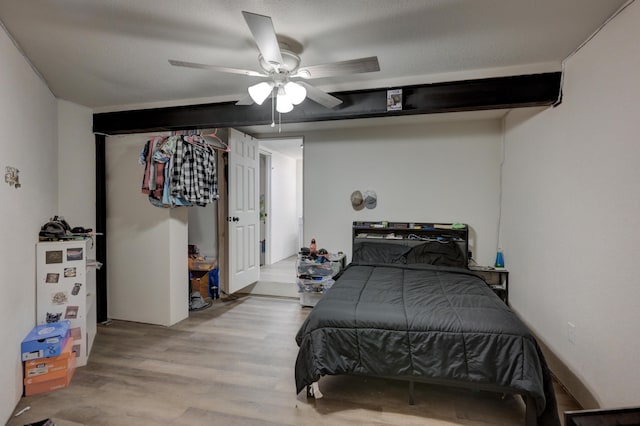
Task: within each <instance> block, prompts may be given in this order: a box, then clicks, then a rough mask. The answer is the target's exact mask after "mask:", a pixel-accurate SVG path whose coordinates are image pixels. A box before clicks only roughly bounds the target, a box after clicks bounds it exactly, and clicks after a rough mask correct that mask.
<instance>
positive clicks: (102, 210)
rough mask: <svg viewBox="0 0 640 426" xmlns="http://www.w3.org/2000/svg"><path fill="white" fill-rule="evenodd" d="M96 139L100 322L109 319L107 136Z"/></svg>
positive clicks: (96, 137)
mask: <svg viewBox="0 0 640 426" xmlns="http://www.w3.org/2000/svg"><path fill="white" fill-rule="evenodd" d="M95 141H96V229H95V231H96V232H97V233H100V234H102V235H97V236H96V239H95V242H94V243H95V245H96V260H97V261H99V262H101V263H102V267H101V268H100V269H98V270H97V271H96V320H97V322H98V323H101V322H105V321H106V320H107V319H108V313H107V265H108V262H107V237H106V235H107V186H106V185H107V179H106V176H107V172H106V143H105V142H106V138H105V137H104V135H95Z"/></svg>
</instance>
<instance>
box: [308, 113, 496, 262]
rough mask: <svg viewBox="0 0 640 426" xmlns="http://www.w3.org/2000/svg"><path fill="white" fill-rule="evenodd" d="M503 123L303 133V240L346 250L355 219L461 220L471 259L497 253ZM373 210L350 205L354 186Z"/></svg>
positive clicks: (482, 259)
mask: <svg viewBox="0 0 640 426" xmlns="http://www.w3.org/2000/svg"><path fill="white" fill-rule="evenodd" d="M501 135H502V129H501V122H500V121H499V120H484V121H461V122H455V123H451V122H448V123H431V124H428V123H426V124H417V125H403V126H398V125H389V126H385V127H371V128H361V129H339V130H334V131H318V132H313V133H311V132H310V133H305V139H304V234H305V236H304V240H305V241H309V240H311V238H315V239H316V241H317V244H318V247H324V248H326V249H327V250H329V251H330V252H337V251H343V252H345V253H346V254H347V255H348V259H350V256H351V236H352V234H351V227H352V222H353V221H355V220H373V221H380V220H387V221H411V222H431V221H435V222H464V223H468V224H469V226H470V227H471V230H472V236H474V240H475V244H474V247H473V252H474V258H476V259H477V260H478V262H479V263H481V264H485V265H489V264H492V263H493V262H494V260H495V252H496V247H497V242H496V241H497V217H498V198H499V180H500V173H499V170H500V169H499V164H500V156H501V142H502V136H501ZM367 189H371V190H375V191H376V192H377V195H378V205H377V207H376V208H375V209H371V210H370V209H366V208H365V209H363V210H360V211H354V210H353V208H352V207H351V202H350V196H351V193H352V192H353V191H354V190H360V191H364V190H367Z"/></svg>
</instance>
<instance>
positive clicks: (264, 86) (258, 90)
mask: <svg viewBox="0 0 640 426" xmlns="http://www.w3.org/2000/svg"><path fill="white" fill-rule="evenodd" d="M248 90H249V96H251V99H253V102H255V103H257V104H258V105H262V103H263V102H264V101H265V99H267V98H268V97H269V95H270V94H271V91H272V90H273V83H268V82H266V81H263V82H262V83H258V84H254V85H253V86H249V89H248Z"/></svg>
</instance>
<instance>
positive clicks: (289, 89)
mask: <svg viewBox="0 0 640 426" xmlns="http://www.w3.org/2000/svg"><path fill="white" fill-rule="evenodd" d="M284 91H285V92H286V94H287V96H288V97H289V100H290V101H291V103H292V104H294V105H298V104H300V103H301V102H302V101H304V99H305V98H306V97H307V89H305V88H304V87H303V86H301V85H300V84H298V83H294V82H293V81H289V82H287V84H285V85H284Z"/></svg>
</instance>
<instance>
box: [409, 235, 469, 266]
mask: <svg viewBox="0 0 640 426" xmlns="http://www.w3.org/2000/svg"><path fill="white" fill-rule="evenodd" d="M406 263H407V264H414V263H423V264H427V265H437V266H458V267H466V259H465V258H464V254H463V253H462V250H460V246H459V245H458V244H457V243H456V242H455V241H428V242H426V243H424V244H420V245H418V246H415V247H413V248H412V249H411V250H409V252H408V253H407V254H406Z"/></svg>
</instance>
